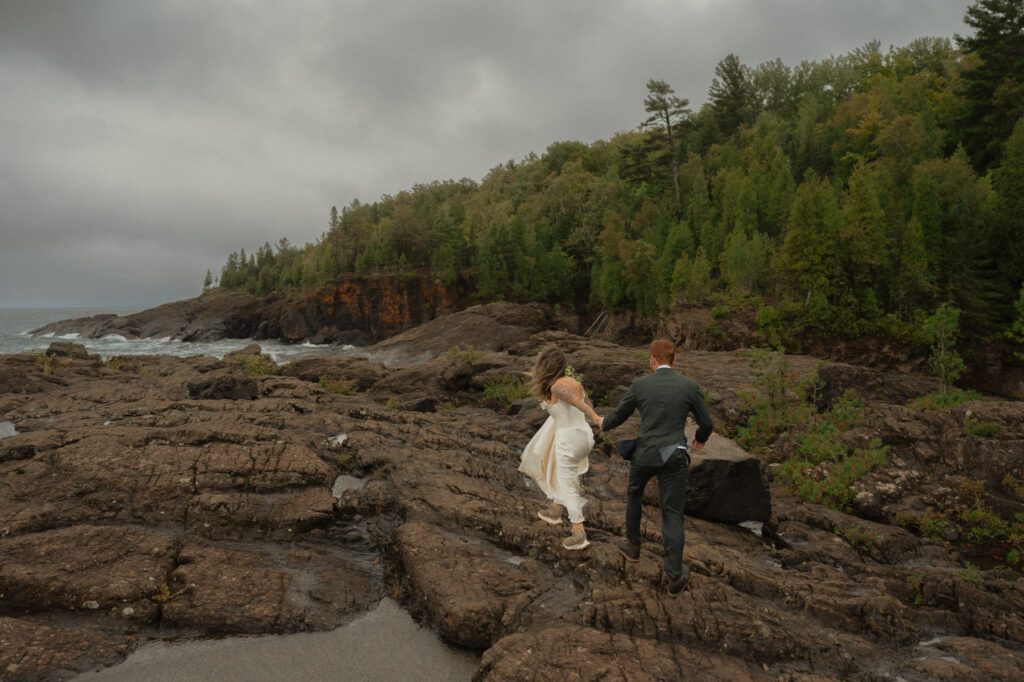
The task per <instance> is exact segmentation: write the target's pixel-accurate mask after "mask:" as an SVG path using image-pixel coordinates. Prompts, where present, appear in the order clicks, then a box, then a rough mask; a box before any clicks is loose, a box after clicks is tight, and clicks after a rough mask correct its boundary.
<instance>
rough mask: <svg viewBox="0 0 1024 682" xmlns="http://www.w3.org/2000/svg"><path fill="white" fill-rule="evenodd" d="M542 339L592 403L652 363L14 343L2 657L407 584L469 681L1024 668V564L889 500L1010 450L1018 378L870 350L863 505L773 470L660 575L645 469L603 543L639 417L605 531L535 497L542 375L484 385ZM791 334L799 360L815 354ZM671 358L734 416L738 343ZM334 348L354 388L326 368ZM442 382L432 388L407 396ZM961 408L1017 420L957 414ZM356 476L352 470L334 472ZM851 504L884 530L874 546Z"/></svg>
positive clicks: (251, 622) (853, 378) (80, 662)
mask: <svg viewBox="0 0 1024 682" xmlns="http://www.w3.org/2000/svg"><path fill="white" fill-rule="evenodd" d="M552 342H557V343H560V344H561V345H562V346H563V347H564V348H566V350H567V351H568V353H569V361H570V363H571V364H572V365H573V366H574V367H575V368H576V369H577V370H578V371H581V372H582V373H583V375H584V377H585V385H586V386H587V389H588V391H590V394H591V395H592V396H594V397H595V398H596V399H597V402H598V405H599V407H598V411H599V412H606V411H607V409H608V408H607V407H605V405H607V403H609V402H614V400H615V399H616V396H617V395H621V393H623V392H624V390H625V387H626V386H628V384H629V382H630V381H631V380H632V378H634V377H636V376H638V375H639V374H640V373H641V372H642V371H644V365H645V358H644V356H643V349H637V348H625V347H621V346H616V345H614V344H610V343H606V342H600V341H592V340H588V339H582V338H580V337H573V336H571V335H565V334H561V333H556V332H543V333H540V334H534V335H533V336H528V337H527V338H526V340H525V341H524V340H523V335H510V336H509V341H508V344H509V345H508V347H507V348H505V349H503V350H501V351H497V352H489V353H482V354H480V355H479V356H478V357H474V358H470V359H466V358H460V359H459V360H456V359H455V358H453V357H451V356H446V355H444V354H439V355H437V356H436V357H434V358H433V359H426V360H421V361H418V362H416V363H410V364H406V365H392V366H385V365H383V364H381V363H379V362H376V361H375V360H374V359H373V358H372V356H371V357H370V358H360V359H358V360H356V359H353V358H318V359H316V360H315V361H313V360H305V361H299V362H297V363H294V365H293V366H287V367H285V368H283V371H282V372H281V373H280V374H278V375H271V376H261V377H250V376H249V375H248V374H247V373H246V372H245V371H244V369H243V368H242V366H241V365H240V364H239V363H238V361H237V360H234V359H231V358H228V359H225V360H216V359H213V358H187V359H181V358H170V357H161V356H145V357H141V356H136V357H132V358H124V359H123V361H121V362H118V363H103V362H102V361H100V359H99V358H97V357H95V356H88V355H87V354H84V353H82V354H68V355H62V356H58V357H55V358H54V359H53V362H52V365H51V366H50V367H48V368H44V367H43V366H42V365H41V364H39V363H36V362H35V361H34V359H33V358H31V356H25V355H18V356H6V357H0V415H2V416H0V418H2V419H4V420H9V421H11V422H13V424H14V425H15V427H16V430H17V433H16V434H15V435H11V436H8V437H5V438H2V439H0V678H3V679H5V680H6V679H11V680H36V679H45V680H51V679H53V680H55V679H63V678H67V677H68V676H69V675H71V674H73V673H74V672H76V671H82V670H86V669H90V668H92V667H95V666H98V665H104V664H110V663H113V662H116V661H117V660H120V659H121V658H122V657H123V656H124V655H125V654H126V653H127V652H128V651H130V650H132V649H133V648H134V647H135V646H137V645H138V643H140V642H143V641H147V640H149V639H153V638H166V637H174V636H210V635H219V634H224V633H263V632H296V631H302V630H322V629H328V628H332V627H335V626H337V625H340V624H343V623H345V622H347V621H349V620H351V619H352V618H354V617H355V616H356V615H357V614H359V613H362V612H364V611H366V610H368V609H370V608H372V607H373V606H374V605H376V604H377V602H378V601H379V600H380V599H381V598H382V597H383V596H384V595H391V596H394V597H396V598H398V599H399V600H400V601H401V602H402V603H403V604H404V605H405V606H406V608H408V609H409V610H410V611H411V612H412V613H413V614H414V615H415V616H416V617H417V618H418V619H419V620H421V622H422V623H424V624H425V625H427V626H429V627H431V628H433V629H435V630H436V631H437V632H439V633H440V634H441V635H442V636H443V637H444V638H445V639H447V640H448V641H450V642H451V643H453V644H456V645H458V646H462V647H467V648H471V649H474V650H476V651H479V652H480V653H481V659H480V667H479V669H478V671H477V674H476V678H477V679H480V680H521V679H536V680H547V679H602V680H644V679H647V680H677V679H710V680H714V679H721V680H809V679H815V680H846V679H862V680H881V679H899V678H901V679H905V680H936V679H937V680H964V679H967V680H973V679H977V680H1014V679H1020V670H1022V669H1024V655H1022V651H1024V581H1022V580H1021V579H1020V578H1019V577H1017V576H1016V575H1015V574H1013V573H1011V572H1009V571H1001V570H988V569H983V570H981V571H980V572H979V576H980V579H975V576H971V575H967V574H965V572H964V571H963V570H962V566H963V564H962V561H963V558H964V557H963V554H962V552H964V551H966V549H967V548H966V547H962V546H961V545H960V544H958V543H957V542H945V543H943V542H937V541H934V540H927V539H924V538H922V537H920V536H919V535H916V534H915V533H913V532H911V531H910V530H908V529H906V528H904V527H902V526H900V525H899V524H898V523H897V518H898V517H899V515H900V514H901V513H903V512H906V511H907V510H911V509H917V508H923V507H924V506H926V505H931V504H936V505H937V504H940V503H943V502H945V503H947V504H948V503H950V501H951V500H952V497H954V496H955V495H956V494H957V493H956V489H955V487H954V486H952V485H951V481H953V480H954V479H955V478H956V477H957V476H963V475H965V474H966V473H971V474H973V475H975V476H986V477H993V478H994V477H995V476H997V475H998V473H999V472H1004V473H1005V472H1016V473H1018V474H1020V473H1021V468H1024V462H1022V461H1021V459H1024V455H1021V453H1022V452H1024V450H1022V449H1021V447H1020V445H1021V443H1024V433H1022V432H1024V408H1022V404H1021V403H1019V402H1010V401H992V402H988V403H984V404H982V403H976V404H973V405H970V406H967V407H961V408H959V411H957V410H956V409H951V410H946V411H941V410H940V411H936V412H932V413H920V412H915V411H910V410H908V409H907V408H905V407H903V406H902V404H901V403H900V401H902V400H903V399H904V398H903V396H905V395H907V394H912V393H914V392H915V391H919V392H920V393H924V392H927V391H928V390H931V389H930V388H929V387H928V386H927V385H926V382H925V384H921V383H920V382H919V381H918V380H915V379H913V378H908V377H905V376H900V377H899V379H898V380H893V381H891V382H887V381H886V378H885V376H884V375H883V376H877V375H876V374H873V375H872V376H871V377H870V384H869V386H868V387H869V388H870V390H871V396H872V399H869V400H868V413H869V419H867V420H866V421H865V425H864V426H861V427H858V428H859V430H858V431H855V432H854V433H853V434H851V435H849V436H844V437H849V438H854V439H870V438H874V437H879V438H881V439H882V440H883V441H884V442H886V443H887V444H890V445H891V448H892V451H891V455H890V459H889V463H888V464H887V466H886V467H884V468H883V469H881V470H878V471H876V472H873V473H872V474H871V475H869V476H868V477H867V478H865V479H864V480H863V481H860V482H858V484H857V485H858V486H859V488H858V497H857V499H858V500H859V501H858V502H855V503H854V510H853V511H854V513H853V514H845V513H842V512H838V511H835V510H832V509H828V508H825V507H822V506H819V505H812V504H807V503H804V502H802V501H799V500H797V499H796V498H793V497H790V496H788V495H787V494H786V492H785V491H784V490H782V489H780V488H778V487H777V486H775V484H772V487H771V489H770V493H771V499H770V513H769V514H767V516H766V518H764V519H763V520H764V526H763V529H764V530H763V533H762V534H761V535H758V534H756V533H754V532H751V531H750V530H747V529H746V528H744V527H741V526H739V525H737V524H736V523H734V522H733V521H734V520H736V519H737V518H742V517H744V516H745V517H746V518H749V519H751V520H756V518H757V515H762V516H764V515H765V511H764V499H761V498H757V499H754V498H756V497H757V496H752V499H751V500H750V502H749V504H748V505H747V507H746V508H744V506H743V504H739V505H738V508H737V504H732V505H730V506H729V507H728V511H727V512H718V511H707V510H706V509H694V510H691V509H689V508H688V510H687V511H688V516H687V519H686V550H685V554H684V560H685V561H686V562H687V563H688V564H689V565H690V567H691V570H692V580H691V583H690V585H689V586H688V588H687V589H686V590H685V591H684V592H683V593H682V594H681V595H680V596H679V597H676V598H671V597H669V596H667V594H666V592H665V586H664V582H665V579H664V576H663V574H662V571H661V560H662V557H661V545H660V543H661V535H660V517H659V514H658V511H657V501H656V500H657V491H656V489H655V487H654V485H653V484H652V486H651V488H649V489H648V491H647V493H648V500H647V504H646V505H645V509H644V521H643V538H644V544H643V548H642V552H641V556H640V561H639V562H637V563H626V562H625V561H624V560H623V558H622V557H621V555H619V554H618V553H617V552H616V551H615V549H614V548H613V545H612V543H613V542H614V540H615V539H616V538H618V537H620V536H621V535H622V533H623V530H624V512H625V502H624V499H625V497H624V494H625V483H626V465H625V463H624V462H623V461H622V460H620V459H619V458H618V456H617V455H615V454H614V452H613V448H614V445H613V442H614V441H613V438H614V437H615V436H619V435H621V434H623V433H627V432H628V431H629V429H631V428H632V429H635V428H636V426H637V425H638V418H637V417H636V416H634V417H633V418H632V421H630V422H627V424H626V425H624V426H623V427H622V428H621V429H620V431H618V432H616V433H615V434H614V435H613V436H612V438H599V439H598V445H597V447H596V448H595V451H594V452H593V453H592V455H591V468H590V472H589V473H588V474H587V475H586V476H585V477H584V478H583V491H584V495H585V496H586V497H587V500H588V502H587V505H586V506H585V508H584V513H585V516H586V523H587V533H588V536H589V538H590V541H591V543H592V544H591V546H590V547H588V548H587V549H586V550H584V551H581V552H572V551H568V550H565V549H563V548H562V546H561V539H562V538H563V537H565V536H566V535H568V531H569V528H568V523H567V522H566V523H563V525H562V527H555V526H551V525H549V524H547V523H543V522H541V521H540V520H539V519H538V518H537V516H536V511H537V509H538V508H539V507H540V505H541V504H542V503H543V500H542V498H541V496H540V494H539V493H538V492H537V490H536V488H535V487H532V486H531V485H530V484H529V482H528V481H525V480H524V479H523V477H522V476H521V475H520V474H519V473H518V471H517V467H518V464H519V455H520V452H521V450H522V448H523V446H524V445H525V444H526V442H527V441H528V440H529V438H530V437H531V436H532V434H533V433H534V432H535V430H536V429H537V427H538V426H539V425H540V423H541V422H542V421H543V419H544V416H545V414H544V412H543V411H541V410H539V409H538V408H537V407H536V406H535V405H531V404H530V403H529V402H528V401H527V402H525V403H522V404H520V405H518V406H517V407H516V409H515V410H514V411H515V414H508V413H507V411H506V409H505V407H504V405H499V404H496V403H494V402H493V401H491V400H489V399H488V398H487V397H486V395H485V394H484V392H483V388H484V387H485V386H486V385H487V384H488V381H489V380H490V379H492V378H494V377H497V376H501V375H503V374H512V375H514V373H516V372H521V371H524V370H526V369H527V368H528V367H529V366H530V362H531V360H532V357H531V355H530V352H531V350H532V349H533V348H536V347H538V346H539V345H542V344H545V343H552ZM389 352H391V351H389ZM391 359H393V357H392V358H391ZM787 361H788V362H789V364H790V370H791V372H792V373H793V374H794V375H795V376H798V377H799V376H806V375H809V374H810V373H812V372H814V371H816V369H817V367H818V364H819V361H817V360H815V359H813V358H803V357H791V358H787ZM300 363H301V364H300ZM829 367H836V368H838V369H834V370H830V371H831V372H832V376H834V377H835V379H834V381H835V383H836V385H837V386H839V385H840V384H843V382H845V384H843V385H842V386H839V388H837V390H836V392H835V395H838V394H840V393H841V392H842V390H845V388H848V387H854V388H855V387H856V385H857V381H858V380H859V379H858V377H859V376H860V374H858V373H857V372H854V371H846V370H844V369H843V368H844V367H845V366H841V365H830V366H829ZM679 368H680V369H681V371H683V372H684V373H686V374H688V375H690V376H692V377H693V378H695V379H697V380H698V381H699V382H700V383H701V385H702V386H703V387H705V388H706V389H707V391H708V395H709V404H710V407H711V410H712V413H713V415H714V416H715V419H716V423H717V424H719V425H720V426H723V427H724V426H726V425H729V424H735V423H737V422H738V421H739V420H740V419H742V417H743V414H742V413H743V409H744V408H743V403H742V401H741V400H740V399H739V398H738V397H737V396H736V392H737V391H744V390H748V391H749V390H753V386H754V376H753V373H752V370H751V369H750V363H749V358H748V357H747V356H745V355H744V354H743V353H742V352H688V353H684V354H682V356H681V358H680V362H679ZM826 369H828V368H825V369H823V370H820V371H821V372H822V373H825V370H826ZM323 376H328V377H330V378H331V379H332V380H334V381H338V382H348V383H346V384H345V385H346V386H347V387H349V388H354V391H350V392H352V393H353V394H352V395H344V394H343V393H329V392H327V390H325V387H324V386H323V385H321V383H320V381H319V379H320V378H321V377H323ZM401 377H405V380H401ZM921 381H923V380H921ZM250 382H251V383H252V385H253V387H252V395H251V396H250V395H249V392H250V388H248V387H249V384H250ZM915 382H917V383H915ZM847 384H848V385H847ZM195 386H203V387H206V389H209V390H208V391H207V392H196V391H195V390H193V389H192V388H190V387H195ZM239 386H243V387H246V388H245V389H244V390H242V391H241V392H237V391H236V392H233V391H235V388H237V387H239ZM828 390H832V388H831V387H830V388H829V389H828ZM424 393H426V394H428V395H430V396H432V397H434V398H436V403H437V404H436V405H433V407H434V410H433V411H419V410H415V409H412V408H406V407H404V406H406V405H409V404H411V403H413V402H414V399H415V398H417V397H420V395H421V394H424ZM209 396H218V397H209ZM966 409H971V410H973V413H972V414H974V415H976V416H977V418H978V419H982V420H986V421H993V422H997V423H998V424H1000V425H1001V427H1002V432H1001V437H1000V438H998V439H993V440H990V441H984V442H982V441H980V440H979V439H971V438H967V437H965V436H964V435H963V430H962V427H961V425H962V423H963V418H964V414H963V412H964V410H966ZM339 434H344V436H345V437H344V438H339ZM717 437H719V438H721V437H720V436H717ZM715 447H720V448H721V452H722V453H723V455H722V458H721V459H722V461H724V460H725V459H727V458H726V457H725V454H724V453H726V451H728V453H729V457H730V458H732V460H731V461H736V460H737V458H738V460H739V461H744V457H750V456H749V455H746V454H745V453H742V451H740V452H739V453H737V452H736V450H737V449H738V448H737V446H735V444H733V443H732V442H731V441H728V439H725V438H721V443H720V445H718V446H715ZM708 450H709V457H710V458H711V460H712V461H716V460H715V459H714V453H715V450H714V448H713V447H712V445H709V448H708ZM762 464H763V463H762ZM694 466H695V467H696V466H697V464H696V463H695V465H694ZM709 466H710V465H709ZM1014 467H1017V468H1014ZM747 468H750V467H747ZM753 469H754V470H756V471H757V472H763V471H764V469H765V467H764V466H761V467H753ZM710 470H713V467H712V468H709V471H710ZM724 471H728V469H726V470H724ZM341 474H344V475H348V476H354V477H358V478H359V479H360V480H361V481H362V484H361V485H359V486H357V487H351V488H348V489H346V490H344V492H342V493H341V497H340V498H334V497H333V496H332V494H331V490H332V484H333V482H334V480H335V478H336V477H337V476H339V475H341ZM760 475H761V474H760V473H758V474H757V476H760ZM707 478H708V480H711V481H717V482H715V483H709V484H708V485H713V486H715V487H717V486H724V485H728V483H726V482H723V481H725V480H726V479H728V478H729V475H727V474H722V473H720V474H716V475H715V476H711V475H709V476H707ZM755 478H756V477H755ZM757 480H760V479H757ZM757 480H754V479H748V480H747V481H746V482H745V485H748V486H749V485H753V484H754V483H756V482H757ZM751 481H753V483H752V482H751ZM744 489H750V488H749V487H748V488H744ZM1004 504H1005V505H1006V508H1007V511H1008V513H1012V512H1013V511H1014V510H1015V509H1019V508H1020V502H1019V501H1015V500H1013V499H1010V498H1006V499H1005V500H1004ZM1014 505H1016V506H1014ZM716 508H718V507H716ZM716 514H717V515H718V516H717V517H716ZM726 514H728V515H729V517H730V518H728V519H724V518H722V517H723V516H725V515H726ZM845 528H858V529H860V531H861V532H863V533H870V534H871V535H872V537H873V538H874V539H875V540H874V542H873V543H871V544H870V546H869V547H864V546H855V545H854V544H852V543H851V542H850V541H849V540H847V539H846V537H847V536H844V535H842V534H840V533H839V532H837V531H838V530H839V529H845Z"/></svg>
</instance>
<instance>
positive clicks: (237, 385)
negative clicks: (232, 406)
mask: <svg viewBox="0 0 1024 682" xmlns="http://www.w3.org/2000/svg"><path fill="white" fill-rule="evenodd" d="M257 390H258V386H257V384H256V380H255V379H253V378H252V377H250V376H246V375H245V374H244V373H243V372H242V371H240V370H234V369H224V370H220V371H216V372H210V373H209V374H207V375H206V376H204V377H202V378H201V379H198V380H196V381H191V382H189V384H188V395H189V397H190V398H192V399H193V400H252V399H254V398H255V397H256V391H257Z"/></svg>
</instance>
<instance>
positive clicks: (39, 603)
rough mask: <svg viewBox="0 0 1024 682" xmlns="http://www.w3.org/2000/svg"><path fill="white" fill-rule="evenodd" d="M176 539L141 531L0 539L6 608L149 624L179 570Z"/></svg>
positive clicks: (98, 529)
mask: <svg viewBox="0 0 1024 682" xmlns="http://www.w3.org/2000/svg"><path fill="white" fill-rule="evenodd" d="M174 555H175V547H174V542H173V540H172V539H171V538H168V537H162V536H158V535H153V534H151V533H147V532H145V531H142V530H140V529H134V528H125V527H109V526H85V525H81V526H72V527H70V528H61V529H58V530H51V531H44V532H40V533H28V534H25V535H18V536H15V537H7V538H0V556H3V557H4V561H3V562H2V564H0V585H2V586H3V592H4V596H3V599H4V603H6V604H8V605H11V606H16V607H19V608H21V609H32V610H39V609H63V610H68V611H74V610H78V609H94V610H95V609H101V610H103V611H104V612H108V613H109V612H118V613H119V612H120V611H121V610H122V609H124V608H126V607H130V608H131V609H132V615H133V618H136V619H141V620H143V621H149V620H152V619H154V618H155V617H156V612H157V606H156V603H155V602H154V601H153V600H152V599H151V597H153V596H154V595H156V594H157V593H158V592H159V591H160V586H161V585H162V584H163V583H165V581H166V580H167V575H168V574H169V573H170V571H171V568H172V567H173V564H174Z"/></svg>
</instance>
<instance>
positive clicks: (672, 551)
mask: <svg viewBox="0 0 1024 682" xmlns="http://www.w3.org/2000/svg"><path fill="white" fill-rule="evenodd" d="M675 351H676V349H675V345H674V344H673V343H672V342H671V341H668V340H666V339H656V340H655V341H654V342H652V343H651V347H650V368H651V373H650V374H647V375H644V376H642V377H639V378H638V379H636V380H634V381H633V384H632V385H631V386H630V387H629V391H628V392H627V393H626V395H625V397H623V398H622V401H621V402H619V404H618V406H616V407H615V409H614V410H612V411H611V413H609V414H608V415H606V416H604V417H601V416H600V415H599V414H597V412H595V411H594V407H593V405H592V404H591V403H590V400H589V399H588V398H587V395H586V393H585V392H584V390H583V387H582V386H581V385H580V383H579V382H578V381H576V380H575V379H573V378H572V377H570V376H566V362H565V356H564V355H563V354H562V352H561V351H560V350H558V349H557V348H546V349H544V350H542V351H541V352H540V354H539V355H538V356H537V360H536V362H535V363H534V366H533V369H532V370H531V372H530V389H531V393H532V394H533V395H534V396H535V397H537V398H539V399H540V400H542V401H543V402H541V406H542V407H543V408H544V409H545V410H547V412H548V415H549V417H548V419H547V421H545V422H544V425H543V426H541V428H540V429H539V430H538V431H537V433H536V434H535V435H534V437H533V438H532V439H531V440H530V442H529V444H528V445H527V446H526V448H525V449H524V450H523V455H522V462H521V464H520V466H519V470H520V471H522V472H523V473H525V474H527V475H528V476H530V477H531V478H533V479H534V480H535V481H536V482H537V485H538V486H539V487H540V489H541V490H542V491H543V492H544V494H545V495H546V496H547V498H548V499H549V500H550V501H551V503H550V506H549V507H545V508H543V509H541V510H540V511H539V512H537V515H538V516H539V517H540V518H541V519H542V520H544V521H546V522H548V523H550V524H561V522H562V507H564V508H565V510H566V511H567V512H568V515H569V521H570V523H571V524H572V535H570V536H569V537H568V538H566V539H565V540H564V541H563V542H562V546H563V547H565V548H566V549H569V550H579V549H583V548H584V547H586V546H587V545H589V544H590V543H589V541H588V540H587V533H586V531H585V530H584V528H583V505H584V503H585V500H584V499H583V497H582V496H581V495H580V481H579V477H580V476H581V475H583V474H584V473H586V471H587V470H588V468H589V467H590V463H589V460H588V455H589V454H590V451H591V450H592V449H593V447H594V434H593V432H592V431H591V427H590V425H589V424H588V423H587V419H588V418H589V419H590V420H591V421H592V422H593V423H594V424H595V425H597V426H598V427H599V428H600V429H601V430H603V431H609V430H611V429H614V428H615V427H616V426H619V425H620V424H622V422H624V421H625V420H626V419H627V418H628V417H629V416H630V415H631V414H633V411H634V410H638V411H639V412H640V433H639V435H638V436H637V439H636V441H635V442H631V441H620V450H622V451H623V456H624V457H627V458H629V481H628V483H627V486H626V537H625V538H622V539H620V540H618V542H616V545H615V546H616V549H618V551H619V552H620V553H621V554H622V555H623V556H624V557H625V558H626V560H627V561H639V559H640V540H641V537H640V518H641V514H642V509H643V507H642V501H643V494H644V488H646V486H647V483H648V481H650V480H651V479H652V478H655V477H657V479H658V492H659V502H660V506H661V535H662V544H663V545H664V548H665V563H664V567H665V575H666V577H667V578H668V587H667V591H668V594H669V595H670V596H673V597H674V596H677V595H678V594H679V593H680V592H681V591H682V590H683V588H684V587H685V586H686V584H687V582H688V581H689V579H690V569H689V567H688V566H687V565H686V564H684V563H683V541H684V534H683V506H684V503H685V501H686V483H687V473H688V471H689V464H690V457H689V454H688V453H687V448H688V447H689V449H690V450H693V451H694V452H696V451H698V450H700V449H701V448H703V447H704V443H705V442H706V441H707V439H708V436H710V435H711V431H712V429H713V428H714V423H713V422H712V419H711V415H710V414H709V413H708V409H707V406H706V405H705V404H704V396H703V395H702V394H701V392H700V387H699V386H698V385H697V382H696V381H694V380H692V379H689V378H687V377H685V376H683V375H682V374H679V373H678V372H676V371H675V370H674V369H673V368H672V366H673V365H674V364H675ZM691 413H692V414H693V416H694V419H695V420H696V422H697V426H698V428H697V433H696V434H694V437H693V442H692V443H691V444H690V445H689V446H687V441H686V435H685V433H684V427H685V426H686V418H687V416H688V415H689V414H691ZM630 447H632V451H631V452H630V451H629V448H630Z"/></svg>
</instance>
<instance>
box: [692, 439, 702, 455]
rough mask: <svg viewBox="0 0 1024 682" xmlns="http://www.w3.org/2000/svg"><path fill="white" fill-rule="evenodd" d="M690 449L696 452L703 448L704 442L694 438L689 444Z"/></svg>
mask: <svg viewBox="0 0 1024 682" xmlns="http://www.w3.org/2000/svg"><path fill="white" fill-rule="evenodd" d="M690 449H691V450H693V451H694V452H697V451H698V450H703V449H704V443H701V442H700V441H699V440H695V441H693V444H692V445H690Z"/></svg>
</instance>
